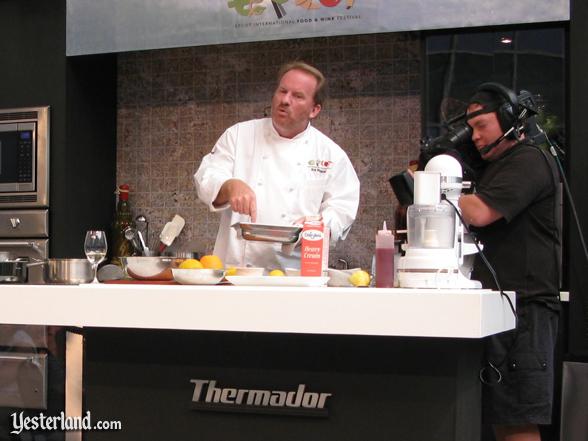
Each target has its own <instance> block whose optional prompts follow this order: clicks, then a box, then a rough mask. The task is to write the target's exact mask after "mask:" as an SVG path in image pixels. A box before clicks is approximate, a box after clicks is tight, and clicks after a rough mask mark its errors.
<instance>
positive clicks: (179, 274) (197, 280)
mask: <svg viewBox="0 0 588 441" xmlns="http://www.w3.org/2000/svg"><path fill="white" fill-rule="evenodd" d="M171 272H172V276H173V279H174V280H175V281H176V282H178V283H180V284H182V285H216V284H217V283H219V282H220V281H221V280H222V279H223V278H224V277H225V273H226V271H225V269H224V265H223V263H222V261H221V259H220V258H219V257H218V256H215V255H206V256H202V257H201V258H200V260H198V259H186V260H184V261H183V262H181V263H180V264H179V265H178V267H177V268H172V269H171Z"/></svg>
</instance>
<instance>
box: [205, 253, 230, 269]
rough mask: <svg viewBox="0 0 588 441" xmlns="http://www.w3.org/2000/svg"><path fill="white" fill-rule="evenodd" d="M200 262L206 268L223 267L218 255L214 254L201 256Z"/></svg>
mask: <svg viewBox="0 0 588 441" xmlns="http://www.w3.org/2000/svg"><path fill="white" fill-rule="evenodd" d="M200 263H201V264H202V266H203V267H204V268H208V269H223V267H224V265H223V262H222V260H220V257H218V256H215V255H214V254H211V255H206V256H202V257H201V258H200Z"/></svg>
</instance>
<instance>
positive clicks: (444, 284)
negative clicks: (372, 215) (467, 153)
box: [398, 155, 482, 289]
mask: <svg viewBox="0 0 588 441" xmlns="http://www.w3.org/2000/svg"><path fill="white" fill-rule="evenodd" d="M463 188H464V183H463V182H462V168H461V165H460V163H459V162H458V161H457V159H455V158H454V157H452V156H449V155H438V156H435V157H434V158H432V159H431V160H430V161H429V162H428V163H427V166H426V167H425V170H424V171H417V172H415V176H414V204H413V205H411V206H409V207H408V212H407V228H408V243H407V244H405V245H403V250H404V251H405V255H404V256H402V257H401V258H400V260H399V264H398V281H399V285H400V287H401V288H470V289H471V288H481V287H482V285H481V283H480V282H479V281H477V280H470V273H471V268H472V265H473V257H474V254H475V253H477V252H478V249H477V248H476V245H475V244H474V243H473V241H472V239H471V237H470V236H469V234H467V233H466V229H465V227H464V225H463V224H462V222H461V221H460V219H459V217H458V216H456V214H455V209H454V207H452V206H451V205H450V204H449V203H448V202H447V201H450V202H451V203H452V204H453V205H454V206H455V207H456V209H458V210H459V208H458V199H459V196H460V195H461V192H462V189H463ZM442 194H443V195H445V199H447V200H441V195H442Z"/></svg>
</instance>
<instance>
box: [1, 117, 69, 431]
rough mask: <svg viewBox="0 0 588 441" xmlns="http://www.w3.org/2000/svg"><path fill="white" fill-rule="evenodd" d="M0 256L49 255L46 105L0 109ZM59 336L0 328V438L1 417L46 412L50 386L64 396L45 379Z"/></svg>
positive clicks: (35, 279) (54, 331)
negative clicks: (28, 411) (19, 411)
mask: <svg viewBox="0 0 588 441" xmlns="http://www.w3.org/2000/svg"><path fill="white" fill-rule="evenodd" d="M0 253H1V254H2V258H3V259H4V262H6V260H8V261H16V260H18V261H19V262H20V261H21V260H27V259H28V260H29V261H33V260H35V259H45V258H47V257H49V107H48V106H45V107H28V108H20V109H3V110H0ZM4 267H8V268H10V265H5V266H4ZM27 275H28V277H27V278H26V279H17V280H18V282H20V283H30V284H38V283H43V274H42V267H41V266H32V267H30V268H29V270H28V271H27ZM9 281H11V278H10V277H0V282H9ZM0 289H2V284H0ZM6 301H9V299H6ZM63 333H64V331H63V330H62V329H61V328H57V327H47V326H25V325H15V324H0V417H1V418H0V439H2V434H3V433H4V432H5V429H6V427H3V425H4V424H5V423H6V422H7V421H8V420H7V419H6V418H5V415H6V413H9V412H12V411H13V409H50V408H51V407H52V405H51V396H50V394H49V393H48V391H49V390H50V389H52V388H53V389H55V388H56V389H57V392H56V393H53V397H54V398H57V399H59V397H60V396H62V395H63V387H62V386H61V383H62V380H61V376H60V374H59V373H57V374H54V375H53V379H52V380H51V382H49V381H48V380H49V379H50V377H51V376H50V375H48V373H49V372H50V371H53V372H59V371H60V369H61V368H60V366H62V360H61V359H62V356H61V355H60V352H63V351H62V347H63V344H60V343H59V342H58V340H59V338H56V336H59V335H63ZM55 384H57V387H55V386H54V385H55Z"/></svg>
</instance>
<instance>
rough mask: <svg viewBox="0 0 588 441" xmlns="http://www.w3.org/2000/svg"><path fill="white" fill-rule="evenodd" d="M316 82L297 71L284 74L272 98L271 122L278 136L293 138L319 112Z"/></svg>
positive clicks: (306, 74) (305, 73)
mask: <svg viewBox="0 0 588 441" xmlns="http://www.w3.org/2000/svg"><path fill="white" fill-rule="evenodd" d="M317 84H318V81H317V79H316V78H315V77H314V76H313V75H312V74H310V73H308V72H305V71H303V70H299V69H292V70H289V71H288V72H286V73H285V74H284V75H283V76H282V78H281V79H280V83H279V84H278V87H277V89H276V91H275V92H274V96H273V98H272V122H273V124H274V127H275V128H276V130H277V132H278V133H279V134H280V136H283V137H284V138H293V137H294V136H296V135H298V134H299V133H300V132H302V131H304V130H305V129H306V127H307V126H308V122H309V121H310V120H311V119H313V118H314V117H316V116H317V115H318V114H319V112H320V111H321V106H320V104H315V102H314V94H315V91H316V87H317Z"/></svg>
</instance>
